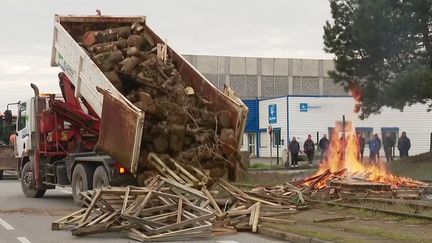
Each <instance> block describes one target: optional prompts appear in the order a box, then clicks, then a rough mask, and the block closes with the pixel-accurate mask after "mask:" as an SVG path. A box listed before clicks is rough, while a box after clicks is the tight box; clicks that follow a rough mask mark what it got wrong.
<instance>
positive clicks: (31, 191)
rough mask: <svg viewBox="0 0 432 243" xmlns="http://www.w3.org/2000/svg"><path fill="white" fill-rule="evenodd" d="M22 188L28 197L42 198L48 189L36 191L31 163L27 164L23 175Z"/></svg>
mask: <svg viewBox="0 0 432 243" xmlns="http://www.w3.org/2000/svg"><path fill="white" fill-rule="evenodd" d="M21 188H22V191H23V193H24V195H25V196H26V197H32V198H40V197H42V196H43V195H44V194H45V192H46V189H35V178H34V175H33V171H32V168H31V162H27V163H26V164H25V165H24V167H23V169H22V173H21Z"/></svg>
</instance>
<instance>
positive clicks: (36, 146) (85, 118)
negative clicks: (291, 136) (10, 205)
mask: <svg viewBox="0 0 432 243" xmlns="http://www.w3.org/2000/svg"><path fill="white" fill-rule="evenodd" d="M145 20H146V18H145V17H144V16H137V17H123V16H120V17H118V16H71V15H67V16H61V15H56V16H55V22H54V35H53V48H52V56H51V65H52V66H59V67H60V68H61V69H62V71H63V72H62V73H60V74H59V81H60V87H61V90H62V96H63V97H62V98H61V99H58V98H56V97H55V96H53V95H51V96H43V95H40V93H39V90H38V88H37V86H35V85H33V86H32V87H33V89H34V90H35V96H34V97H33V98H31V99H29V100H28V101H27V102H21V103H20V104H21V105H20V107H19V118H20V117H23V116H27V117H30V119H26V120H23V122H24V124H18V126H17V127H18V128H17V132H18V142H17V145H18V146H17V147H18V158H19V170H20V174H21V182H22V188H23V191H24V193H25V195H27V196H30V197H41V196H43V194H44V192H45V190H46V189H52V188H55V186H68V185H71V186H72V190H73V194H74V199H76V200H79V199H80V198H79V196H78V194H79V192H80V191H84V190H89V189H92V188H94V187H97V186H103V185H106V184H107V183H108V184H113V183H112V182H113V181H117V184H131V183H133V179H134V176H136V175H137V172H138V162H139V159H140V152H141V151H140V148H141V147H142V144H141V142H142V140H143V136H146V134H145V133H144V134H143V127H144V117H145V112H144V111H143V110H142V109H140V108H138V107H137V106H135V105H134V104H133V103H132V102H130V101H129V100H128V99H127V98H126V97H125V96H124V95H123V94H122V93H121V92H120V91H119V90H117V88H116V87H115V85H113V83H112V82H111V81H110V80H109V79H108V78H107V76H106V74H105V73H104V72H103V71H102V70H101V69H100V67H99V66H98V65H96V63H95V62H94V61H93V60H92V58H91V56H90V54H89V52H88V51H87V50H86V49H85V48H83V45H82V40H83V36H84V35H85V34H86V32H87V31H88V30H92V31H95V32H97V31H101V32H102V31H104V30H106V29H109V28H116V27H118V26H125V25H133V24H137V23H138V24H139V25H140V27H142V28H144V29H145V31H146V34H147V35H149V38H152V40H153V41H154V42H156V43H158V44H160V45H163V48H166V49H165V53H168V55H169V57H170V58H171V59H172V61H173V63H174V65H175V67H176V68H177V70H178V72H179V73H180V74H181V75H182V77H184V78H186V79H187V80H188V81H189V82H190V85H191V87H192V89H193V90H194V92H196V93H199V94H200V95H201V96H202V97H203V98H204V99H205V100H206V102H208V103H209V104H210V105H209V108H210V109H211V110H213V111H224V112H225V113H226V114H228V115H229V119H230V123H231V124H232V127H233V130H234V132H235V137H236V139H235V141H236V144H235V145H234V146H232V145H231V147H234V149H237V150H238V149H239V146H240V144H241V138H242V135H243V131H244V127H245V122H246V116H247V108H246V106H245V105H244V104H243V103H242V102H241V100H239V99H238V98H236V97H235V95H233V94H232V93H229V94H224V93H223V92H221V91H219V90H218V89H217V88H215V87H214V86H213V85H212V84H211V83H210V82H209V81H208V80H207V79H206V78H205V77H204V76H203V75H202V74H200V73H199V72H198V71H197V70H196V69H195V68H194V67H193V66H192V65H191V64H189V63H188V62H187V61H186V60H185V59H184V58H183V57H182V56H181V55H179V54H178V53H177V52H175V51H174V50H173V49H171V48H170V47H169V46H168V45H166V43H165V42H164V41H162V39H161V38H160V37H159V36H158V35H157V34H156V33H155V32H154V31H153V30H152V29H151V28H150V27H149V26H147V25H146V21H145ZM104 33H105V32H104ZM95 178H98V181H99V183H98V182H95ZM118 178H122V179H120V180H116V179H118ZM92 181H93V183H92ZM96 181H97V180H96ZM107 181H108V182H107Z"/></svg>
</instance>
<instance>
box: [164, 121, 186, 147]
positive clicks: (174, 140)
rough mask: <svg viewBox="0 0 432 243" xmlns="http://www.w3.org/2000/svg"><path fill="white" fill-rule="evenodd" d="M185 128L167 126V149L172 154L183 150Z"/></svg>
mask: <svg viewBox="0 0 432 243" xmlns="http://www.w3.org/2000/svg"><path fill="white" fill-rule="evenodd" d="M185 131H186V128H185V126H182V125H171V126H169V130H168V132H169V148H170V151H171V152H173V153H178V152H180V151H182V150H183V141H184V136H185Z"/></svg>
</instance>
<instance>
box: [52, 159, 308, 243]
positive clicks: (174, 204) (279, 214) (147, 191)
mask: <svg viewBox="0 0 432 243" xmlns="http://www.w3.org/2000/svg"><path fill="white" fill-rule="evenodd" d="M156 158H157V157H156ZM156 163H157V162H156ZM167 173H168V172H167ZM176 175H177V177H174V176H173V177H174V178H175V179H182V178H183V179H182V180H180V182H179V181H176V180H175V179H169V178H165V177H162V176H159V175H158V176H155V177H153V178H152V179H149V180H147V181H146V186H145V187H135V186H127V187H107V188H102V189H96V190H93V191H86V192H83V193H81V194H82V196H83V198H84V203H85V205H86V208H83V209H81V210H78V211H77V212H74V213H72V214H70V215H67V216H66V217H63V218H61V219H59V220H57V221H55V222H53V223H52V230H62V229H68V230H71V231H72V234H73V235H76V236H83V235H88V234H96V233H104V232H113V231H120V232H122V234H123V235H125V236H126V237H128V238H131V239H134V240H138V241H141V242H145V241H177V240H189V239H195V238H202V237H209V236H219V235H227V234H236V233H237V230H248V231H252V232H257V230H258V228H259V225H260V223H262V222H272V223H278V224H293V223H295V221H293V220H291V219H289V218H287V217H289V216H290V215H291V214H294V213H296V212H297V209H298V207H299V206H298V205H294V204H293V203H292V202H291V201H290V200H288V195H285V196H283V195H282V198H281V199H280V200H279V199H277V196H276V194H274V195H268V194H267V193H258V192H248V191H242V190H240V189H239V188H237V187H235V186H234V185H232V184H231V183H229V182H228V181H226V180H224V179H220V178H219V179H216V180H214V181H213V187H212V188H214V189H215V190H216V191H210V190H209V188H207V187H206V185H205V183H198V184H193V183H192V184H191V183H188V182H187V180H186V178H185V176H186V177H187V175H182V176H180V175H179V174H178V173H176ZM191 179H192V178H190V177H189V180H191ZM197 185H200V186H197ZM192 186H195V187H196V188H193V187H192ZM291 187H292V188H291V190H293V191H294V193H293V195H292V197H294V194H295V195H297V194H296V193H299V192H300V191H299V190H298V188H296V187H294V186H291ZM218 190H219V191H218ZM215 194H218V195H219V198H215V197H214V195H215ZM220 195H222V196H220Z"/></svg>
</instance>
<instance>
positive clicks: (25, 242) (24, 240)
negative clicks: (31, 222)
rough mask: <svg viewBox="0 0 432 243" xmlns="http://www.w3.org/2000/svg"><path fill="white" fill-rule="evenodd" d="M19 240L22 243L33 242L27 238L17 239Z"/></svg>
mask: <svg viewBox="0 0 432 243" xmlns="http://www.w3.org/2000/svg"><path fill="white" fill-rule="evenodd" d="M17 240H19V241H20V242H21V243H31V241H29V240H28V239H27V238H25V237H23V236H21V237H17Z"/></svg>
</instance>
